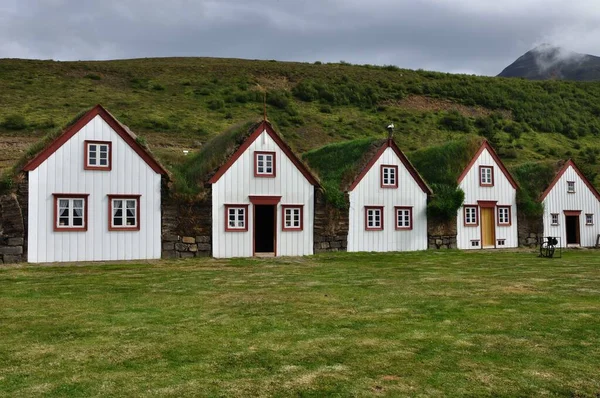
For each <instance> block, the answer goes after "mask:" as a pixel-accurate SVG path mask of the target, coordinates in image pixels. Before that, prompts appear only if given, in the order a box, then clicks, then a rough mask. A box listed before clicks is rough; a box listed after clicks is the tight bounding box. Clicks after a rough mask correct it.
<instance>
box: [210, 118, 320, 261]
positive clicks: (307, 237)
mask: <svg viewBox="0 0 600 398" xmlns="http://www.w3.org/2000/svg"><path fill="white" fill-rule="evenodd" d="M209 183H210V184H212V247H213V256H214V257H218V258H227V257H251V256H255V255H256V256H304V255H310V254H313V225H314V201H315V187H319V182H318V180H317V179H316V178H315V177H314V176H313V175H312V174H311V172H310V171H309V170H308V168H307V167H306V166H305V165H304V164H303V163H302V161H300V159H299V158H298V157H297V156H296V155H295V154H294V153H293V151H292V150H291V149H290V147H289V146H288V145H287V144H286V143H285V142H284V141H283V140H282V139H281V137H280V136H279V135H278V134H277V133H276V132H275V131H274V129H273V127H272V126H271V124H270V123H269V122H267V121H263V122H261V123H259V124H257V125H255V126H253V127H252V132H251V133H250V135H249V136H248V137H247V138H246V139H245V140H244V142H243V143H242V144H241V145H240V146H239V147H238V148H237V149H236V151H235V152H234V153H233V154H232V155H231V156H230V157H229V158H228V159H227V161H226V162H225V163H224V164H222V165H221V166H220V167H219V169H218V170H217V171H216V173H215V174H214V175H213V176H212V177H211V178H210V180H209Z"/></svg>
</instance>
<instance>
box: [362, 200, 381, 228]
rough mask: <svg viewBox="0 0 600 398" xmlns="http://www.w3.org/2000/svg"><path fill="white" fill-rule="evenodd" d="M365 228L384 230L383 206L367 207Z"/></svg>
mask: <svg viewBox="0 0 600 398" xmlns="http://www.w3.org/2000/svg"><path fill="white" fill-rule="evenodd" d="M365 229H366V230H367V231H381V230H383V207H373V206H366V207H365Z"/></svg>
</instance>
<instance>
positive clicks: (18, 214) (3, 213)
mask: <svg viewBox="0 0 600 398" xmlns="http://www.w3.org/2000/svg"><path fill="white" fill-rule="evenodd" d="M25 248H26V245H25V224H24V222H23V213H22V211H21V206H20V205H19V201H18V200H17V195H15V194H7V195H2V196H0V264H10V263H19V262H22V261H25V259H26V250H25Z"/></svg>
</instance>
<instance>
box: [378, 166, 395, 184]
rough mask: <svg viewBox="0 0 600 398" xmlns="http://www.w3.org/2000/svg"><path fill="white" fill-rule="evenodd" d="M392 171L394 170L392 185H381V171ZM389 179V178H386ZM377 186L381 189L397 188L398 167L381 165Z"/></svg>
mask: <svg viewBox="0 0 600 398" xmlns="http://www.w3.org/2000/svg"><path fill="white" fill-rule="evenodd" d="M384 168H387V169H393V170H394V184H387V185H386V184H384V183H383V169H384ZM388 178H389V177H388ZM379 185H380V186H381V188H391V189H394V188H398V166H396V165H393V164H382V165H381V167H380V168H379Z"/></svg>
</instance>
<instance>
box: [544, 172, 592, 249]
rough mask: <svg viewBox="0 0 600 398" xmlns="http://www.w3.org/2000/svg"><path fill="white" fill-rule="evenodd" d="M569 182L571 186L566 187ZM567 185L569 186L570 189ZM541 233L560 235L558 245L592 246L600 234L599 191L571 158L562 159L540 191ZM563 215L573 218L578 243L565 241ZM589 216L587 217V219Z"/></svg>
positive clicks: (565, 225)
mask: <svg viewBox="0 0 600 398" xmlns="http://www.w3.org/2000/svg"><path fill="white" fill-rule="evenodd" d="M569 185H571V187H569ZM570 188H571V189H570ZM541 200H542V204H543V206H544V236H552V237H558V238H560V240H559V242H560V245H561V246H562V247H567V245H568V246H584V247H592V246H595V245H596V239H597V237H598V234H600V227H599V226H598V225H599V224H598V222H599V221H598V217H600V194H599V193H598V191H597V190H596V188H595V187H594V186H593V185H592V184H591V183H590V182H589V181H588V180H587V179H586V178H585V176H584V175H583V174H582V173H581V172H580V170H579V169H578V168H577V166H576V165H575V163H574V162H573V161H572V160H569V161H568V162H566V163H565V164H564V165H563V167H562V168H561V169H560V170H559V172H558V173H557V175H556V177H555V179H554V180H553V182H552V183H551V184H550V186H549V187H548V189H547V190H546V191H545V192H544V193H543V194H542V197H541ZM567 217H573V221H575V225H574V228H578V230H579V231H578V233H577V231H576V230H575V231H573V232H575V234H576V235H579V236H576V238H579V239H578V240H579V242H573V243H569V241H568V239H567V235H568V234H570V233H571V232H568V230H569V228H568V226H567V224H568V223H567V221H568V220H567ZM590 218H591V219H590Z"/></svg>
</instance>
